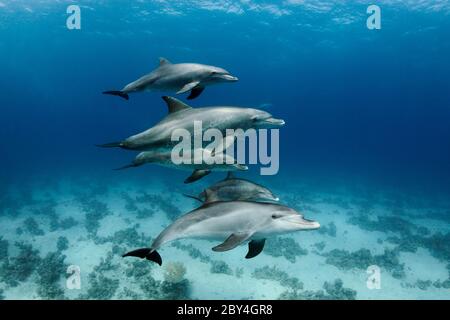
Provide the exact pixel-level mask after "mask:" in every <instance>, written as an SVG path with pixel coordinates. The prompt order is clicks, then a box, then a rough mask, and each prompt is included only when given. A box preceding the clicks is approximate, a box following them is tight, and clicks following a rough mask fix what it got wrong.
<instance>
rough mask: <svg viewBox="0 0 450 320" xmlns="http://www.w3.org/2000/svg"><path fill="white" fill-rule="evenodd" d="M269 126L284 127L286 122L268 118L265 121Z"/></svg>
mask: <svg viewBox="0 0 450 320" xmlns="http://www.w3.org/2000/svg"><path fill="white" fill-rule="evenodd" d="M264 121H265V122H266V123H267V124H270V125H271V126H274V127H282V126H284V124H285V123H286V122H284V120H283V119H276V118H267V119H265V120H264Z"/></svg>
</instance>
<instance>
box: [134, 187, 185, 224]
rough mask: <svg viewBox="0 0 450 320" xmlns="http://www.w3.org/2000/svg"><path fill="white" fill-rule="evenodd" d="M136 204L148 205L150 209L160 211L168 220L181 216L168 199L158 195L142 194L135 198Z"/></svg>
mask: <svg viewBox="0 0 450 320" xmlns="http://www.w3.org/2000/svg"><path fill="white" fill-rule="evenodd" d="M136 202H137V203H148V204H149V205H150V208H151V209H160V210H161V211H162V212H164V213H165V214H166V216H167V218H169V220H172V221H173V220H175V219H177V218H178V217H179V216H180V215H181V213H182V212H181V210H180V209H179V208H178V207H176V206H174V205H173V204H172V203H173V201H172V200H171V199H170V198H166V197H163V196H161V195H159V194H149V193H142V194H141V195H140V196H137V197H136Z"/></svg>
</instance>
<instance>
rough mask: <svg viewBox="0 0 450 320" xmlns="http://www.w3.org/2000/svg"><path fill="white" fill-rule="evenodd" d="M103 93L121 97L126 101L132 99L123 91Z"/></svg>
mask: <svg viewBox="0 0 450 320" xmlns="http://www.w3.org/2000/svg"><path fill="white" fill-rule="evenodd" d="M102 93H103V94H109V95H112V96H118V97H121V98H123V99H125V100H128V99H130V97H129V96H128V94H127V93H125V92H123V91H116V90H113V91H104V92H102Z"/></svg>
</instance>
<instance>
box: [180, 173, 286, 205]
mask: <svg viewBox="0 0 450 320" xmlns="http://www.w3.org/2000/svg"><path fill="white" fill-rule="evenodd" d="M185 196H186V197H189V198H193V199H195V200H198V201H200V202H203V203H209V202H216V201H236V200H242V201H256V202H266V201H269V202H272V201H274V202H276V201H278V200H279V199H278V198H277V197H276V196H275V195H274V194H273V193H272V192H271V191H270V190H269V189H267V188H266V187H263V186H262V185H259V184H257V183H254V182H252V181H249V180H246V179H241V178H237V177H235V176H234V174H233V173H232V172H231V171H229V172H228V175H227V177H226V178H225V179H224V180H222V181H219V182H217V183H215V184H213V185H212V186H210V187H208V188H206V189H205V190H204V191H203V192H202V193H200V194H199V195H198V196H191V195H187V194H185Z"/></svg>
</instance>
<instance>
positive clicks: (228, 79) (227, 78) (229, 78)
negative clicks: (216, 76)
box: [223, 74, 239, 82]
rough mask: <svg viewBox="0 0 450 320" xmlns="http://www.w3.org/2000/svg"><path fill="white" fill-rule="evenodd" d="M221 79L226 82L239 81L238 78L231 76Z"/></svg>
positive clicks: (227, 75)
mask: <svg viewBox="0 0 450 320" xmlns="http://www.w3.org/2000/svg"><path fill="white" fill-rule="evenodd" d="M223 79H224V80H226V81H232V82H236V81H238V80H239V78H238V77H235V76H232V75H231V74H226V75H224V76H223Z"/></svg>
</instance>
